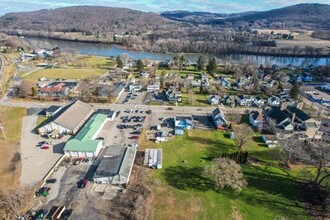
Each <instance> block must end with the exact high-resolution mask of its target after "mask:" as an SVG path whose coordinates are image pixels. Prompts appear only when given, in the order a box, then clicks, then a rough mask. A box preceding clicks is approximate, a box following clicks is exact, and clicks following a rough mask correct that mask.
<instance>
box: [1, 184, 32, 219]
mask: <svg viewBox="0 0 330 220" xmlns="http://www.w3.org/2000/svg"><path fill="white" fill-rule="evenodd" d="M35 190H36V186H34V185H31V186H25V187H21V188H19V189H17V190H6V191H5V190H1V191H0V213H1V214H2V215H3V217H5V219H17V218H18V217H19V216H21V215H22V214H24V213H25V212H26V211H27V210H28V209H29V208H30V206H31V204H32V202H33V199H32V198H33V194H34V192H35Z"/></svg>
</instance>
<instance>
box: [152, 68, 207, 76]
mask: <svg viewBox="0 0 330 220" xmlns="http://www.w3.org/2000/svg"><path fill="white" fill-rule="evenodd" d="M162 72H165V73H168V74H171V73H179V74H180V76H181V77H187V75H194V76H195V77H196V78H200V77H199V76H200V74H201V73H202V72H201V71H196V70H194V69H189V68H188V69H186V70H182V71H179V70H161V69H157V70H156V75H161V73H162Z"/></svg>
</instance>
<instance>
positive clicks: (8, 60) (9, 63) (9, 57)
mask: <svg viewBox="0 0 330 220" xmlns="http://www.w3.org/2000/svg"><path fill="white" fill-rule="evenodd" d="M3 55H4V58H5V66H4V72H3V77H2V78H0V79H1V82H0V96H2V95H4V93H5V91H6V90H7V88H8V87H10V83H11V81H10V79H11V77H12V76H13V75H14V73H15V69H16V67H15V64H14V60H15V59H17V57H18V53H7V54H3Z"/></svg>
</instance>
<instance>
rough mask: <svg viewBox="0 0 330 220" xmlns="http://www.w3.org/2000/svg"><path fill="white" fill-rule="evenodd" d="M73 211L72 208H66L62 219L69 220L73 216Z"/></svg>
mask: <svg viewBox="0 0 330 220" xmlns="http://www.w3.org/2000/svg"><path fill="white" fill-rule="evenodd" d="M72 212H73V210H72V209H67V210H65V211H64V212H63V214H62V215H61V219H62V220H68V219H69V218H70V217H71V215H72Z"/></svg>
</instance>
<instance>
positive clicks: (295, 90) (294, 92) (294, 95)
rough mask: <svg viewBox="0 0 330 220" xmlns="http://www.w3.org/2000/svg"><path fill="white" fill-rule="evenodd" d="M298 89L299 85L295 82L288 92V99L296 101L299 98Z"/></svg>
mask: <svg viewBox="0 0 330 220" xmlns="http://www.w3.org/2000/svg"><path fill="white" fill-rule="evenodd" d="M299 89H300V84H299V83H298V82H295V83H294V84H293V86H292V88H291V90H290V97H291V98H292V99H293V100H297V99H298V98H299Z"/></svg>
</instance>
